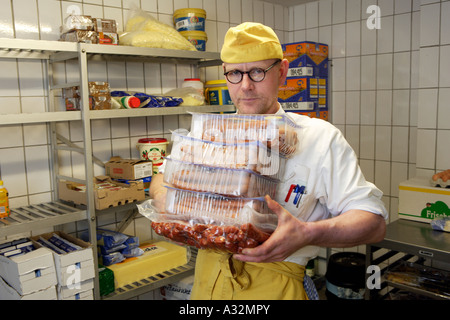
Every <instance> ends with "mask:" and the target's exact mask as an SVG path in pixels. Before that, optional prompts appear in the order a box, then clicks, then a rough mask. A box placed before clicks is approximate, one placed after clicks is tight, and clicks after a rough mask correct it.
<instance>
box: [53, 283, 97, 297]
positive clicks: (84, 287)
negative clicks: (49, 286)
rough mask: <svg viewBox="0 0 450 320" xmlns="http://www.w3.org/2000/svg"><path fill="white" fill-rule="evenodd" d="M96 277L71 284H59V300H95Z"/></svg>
mask: <svg viewBox="0 0 450 320" xmlns="http://www.w3.org/2000/svg"><path fill="white" fill-rule="evenodd" d="M93 290H94V278H90V279H87V280H84V281H82V282H79V283H76V284H73V285H71V286H60V285H58V286H57V293H58V300H94V291H93Z"/></svg>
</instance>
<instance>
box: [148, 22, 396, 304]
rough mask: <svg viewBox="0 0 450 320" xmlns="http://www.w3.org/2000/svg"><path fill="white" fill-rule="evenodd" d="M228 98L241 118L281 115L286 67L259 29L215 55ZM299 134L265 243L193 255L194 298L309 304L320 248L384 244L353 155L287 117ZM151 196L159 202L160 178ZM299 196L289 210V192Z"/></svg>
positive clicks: (274, 41)
mask: <svg viewBox="0 0 450 320" xmlns="http://www.w3.org/2000/svg"><path fill="white" fill-rule="evenodd" d="M221 59H222V61H223V71H224V75H225V77H226V79H227V84H228V90H229V93H230V97H231V99H232V100H233V102H234V104H235V106H236V108H237V110H238V113H239V114H277V115H278V114H285V112H284V111H283V109H282V108H281V107H280V104H279V103H278V101H277V97H278V88H279V86H280V85H281V84H283V83H284V81H285V79H286V75H287V71H288V68H289V63H288V61H287V60H286V59H283V52H282V49H281V45H280V42H279V40H278V38H277V36H276V34H275V32H274V31H273V30H272V29H271V28H269V27H267V26H264V25H262V24H258V23H243V24H241V25H239V26H237V27H234V28H230V29H229V31H228V32H227V34H226V35H225V41H224V44H223V48H222V51H221ZM286 115H288V116H289V117H290V118H291V119H292V120H293V121H295V122H296V123H297V124H298V125H299V126H300V129H299V130H298V136H299V140H300V143H299V152H298V153H297V154H296V155H295V156H293V157H292V158H290V159H289V160H288V161H287V162H286V170H285V171H286V173H285V176H284V179H283V181H282V183H280V187H279V188H278V190H277V194H276V197H275V199H271V198H270V197H269V196H266V201H267V203H268V206H269V208H270V209H271V210H272V211H273V212H274V213H276V215H277V216H278V226H277V228H276V230H275V231H274V232H273V233H272V235H271V236H270V238H269V239H268V240H267V241H265V242H264V243H263V244H261V245H260V246H258V247H256V248H251V249H250V248H248V249H244V250H243V251H242V253H241V254H234V255H230V254H225V253H218V252H216V251H211V250H199V253H198V256H197V263H196V271H195V281H194V287H193V289H192V296H191V298H192V299H308V297H307V295H306V293H305V290H304V288H303V277H304V270H305V266H306V264H307V262H308V260H309V259H311V258H314V257H316V256H317V254H318V250H319V247H353V246H357V245H360V244H365V243H373V242H378V241H380V240H382V239H383V238H384V234H385V219H387V215H388V214H387V212H386V209H385V208H384V205H383V202H382V201H381V196H382V193H381V191H380V190H379V189H377V188H376V187H375V186H374V185H373V184H372V183H369V182H367V181H366V180H365V179H364V176H363V174H362V173H361V170H360V168H359V166H358V161H357V158H356V155H355V153H354V152H353V150H352V149H351V147H350V146H349V144H348V143H347V142H346V140H345V139H344V138H343V136H342V134H341V133H340V131H339V130H338V129H336V128H335V127H334V126H332V125H331V124H330V123H328V122H326V121H323V120H319V119H311V118H309V117H306V116H301V115H297V114H292V113H286ZM155 178H156V179H155V180H154V181H153V182H152V186H151V188H150V195H151V196H152V197H153V198H154V199H156V200H159V201H161V202H163V201H164V192H165V191H164V190H163V189H162V188H161V177H160V176H157V177H155ZM292 185H294V186H299V187H302V188H303V190H304V192H303V193H302V197H301V199H300V201H299V204H298V203H297V202H296V203H295V204H294V201H293V200H294V196H291V193H290V192H291V191H290V190H289V189H290V188H291V186H292Z"/></svg>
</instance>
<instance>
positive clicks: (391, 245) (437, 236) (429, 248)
mask: <svg viewBox="0 0 450 320" xmlns="http://www.w3.org/2000/svg"><path fill="white" fill-rule="evenodd" d="M380 249H388V250H385V251H386V252H385V253H384V254H382V255H380V256H379V257H378V258H374V255H375V253H376V252H377V251H378V250H380ZM388 259H391V260H389V261H388ZM392 260H395V261H392ZM412 260H417V261H418V262H419V263H423V262H424V261H426V260H432V261H442V262H448V261H450V233H448V232H442V231H436V230H433V229H432V228H431V226H430V225H429V224H427V223H422V222H417V221H409V220H403V219H399V220H397V221H394V222H391V223H389V224H388V225H387V227H386V236H385V238H384V240H382V241H381V242H378V243H375V244H370V245H367V246H366V267H368V266H370V265H380V264H382V263H385V262H387V261H388V262H389V264H388V266H387V267H384V268H380V269H381V274H382V277H381V279H382V280H385V276H384V275H385V273H386V271H388V270H389V269H392V268H393V267H395V266H396V265H397V264H399V263H402V262H403V261H412ZM387 286H390V287H394V288H398V289H402V290H406V291H409V292H411V293H415V294H419V295H423V296H427V297H429V298H433V299H439V300H441V299H445V300H450V296H446V295H442V294H438V293H435V292H431V291H427V290H423V289H421V288H418V287H413V286H409V285H405V284H400V283H396V282H394V281H387V280H386V281H383V282H382V283H381V289H384V288H386V287H387ZM379 291H380V290H366V293H365V298H366V299H379V298H380V295H379Z"/></svg>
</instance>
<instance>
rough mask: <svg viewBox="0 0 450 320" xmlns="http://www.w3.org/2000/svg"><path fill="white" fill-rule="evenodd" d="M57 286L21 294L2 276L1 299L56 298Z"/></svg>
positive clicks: (0, 279) (0, 283) (0, 282)
mask: <svg viewBox="0 0 450 320" xmlns="http://www.w3.org/2000/svg"><path fill="white" fill-rule="evenodd" d="M56 299H57V296H56V287H55V285H52V286H50V287H48V288H45V289H42V290H39V291H34V292H32V293H29V294H25V295H21V294H19V293H18V292H17V291H16V290H15V289H14V288H13V287H11V286H10V285H9V284H8V283H6V282H5V280H3V278H2V277H0V300H56Z"/></svg>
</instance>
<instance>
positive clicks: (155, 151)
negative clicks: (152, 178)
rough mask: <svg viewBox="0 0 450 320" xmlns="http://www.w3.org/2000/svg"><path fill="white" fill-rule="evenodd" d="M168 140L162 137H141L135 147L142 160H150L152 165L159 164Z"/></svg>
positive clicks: (161, 161) (164, 154)
mask: <svg viewBox="0 0 450 320" xmlns="http://www.w3.org/2000/svg"><path fill="white" fill-rule="evenodd" d="M168 144H169V142H168V141H167V139H164V138H142V139H139V140H138V143H137V144H136V148H137V149H138V150H139V154H140V157H141V159H142V160H147V161H152V162H153V166H160V165H161V164H162V163H163V161H164V159H163V157H165V156H166V148H167V145H168Z"/></svg>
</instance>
